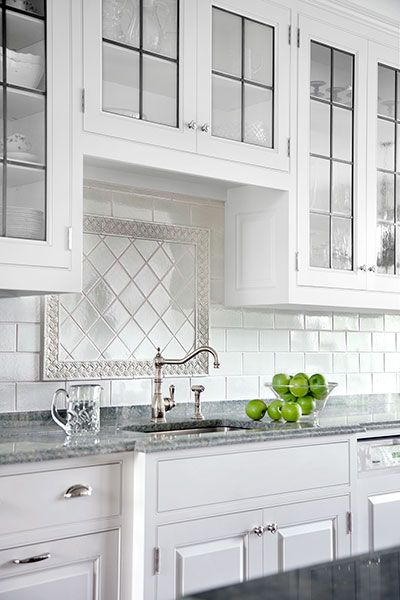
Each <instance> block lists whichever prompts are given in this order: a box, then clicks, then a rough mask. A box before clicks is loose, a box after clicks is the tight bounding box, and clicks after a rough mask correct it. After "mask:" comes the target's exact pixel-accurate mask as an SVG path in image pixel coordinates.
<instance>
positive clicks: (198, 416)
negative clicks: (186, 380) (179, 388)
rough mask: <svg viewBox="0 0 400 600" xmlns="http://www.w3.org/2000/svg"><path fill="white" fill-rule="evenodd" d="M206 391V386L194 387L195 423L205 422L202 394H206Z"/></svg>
mask: <svg viewBox="0 0 400 600" xmlns="http://www.w3.org/2000/svg"><path fill="white" fill-rule="evenodd" d="M205 389H206V388H205V387H204V385H192V392H194V416H193V417H192V419H194V420H195V421H204V417H203V415H202V413H201V400H200V394H201V393H202V392H204V390H205Z"/></svg>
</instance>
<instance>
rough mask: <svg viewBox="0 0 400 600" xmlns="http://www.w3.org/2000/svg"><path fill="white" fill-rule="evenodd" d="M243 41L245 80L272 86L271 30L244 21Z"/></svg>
mask: <svg viewBox="0 0 400 600" xmlns="http://www.w3.org/2000/svg"><path fill="white" fill-rule="evenodd" d="M244 39H245V48H244V52H245V55H244V76H245V79H250V80H251V81H256V82H258V83H263V84H264V85H270V86H272V85H273V82H272V74H273V40H274V30H273V28H272V27H268V26H267V25H262V24H261V23H255V22H254V21H249V20H248V19H246V20H245V23H244Z"/></svg>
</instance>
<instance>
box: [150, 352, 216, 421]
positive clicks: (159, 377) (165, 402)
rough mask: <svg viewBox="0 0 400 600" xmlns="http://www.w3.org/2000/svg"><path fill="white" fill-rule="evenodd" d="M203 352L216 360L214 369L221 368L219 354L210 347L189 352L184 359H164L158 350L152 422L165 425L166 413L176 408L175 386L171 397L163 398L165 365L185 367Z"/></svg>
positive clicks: (155, 361)
mask: <svg viewBox="0 0 400 600" xmlns="http://www.w3.org/2000/svg"><path fill="white" fill-rule="evenodd" d="M202 352H208V353H209V354H211V355H212V356H213V358H214V369H218V367H219V358H218V354H217V353H216V351H215V350H214V348H211V347H210V346H200V347H199V348H195V349H194V350H192V352H189V354H187V355H186V356H184V357H183V358H164V357H163V356H161V350H160V348H157V354H156V356H155V358H154V369H155V374H154V394H153V399H152V403H151V420H152V421H153V422H154V423H165V422H166V419H165V413H166V412H167V411H169V410H171V409H172V408H174V406H175V400H174V392H175V388H174V386H170V397H169V398H163V395H162V391H161V386H162V381H163V374H162V369H163V366H164V365H184V364H185V363H187V362H188V361H189V360H191V359H192V358H194V357H195V356H197V355H198V354H201V353H202Z"/></svg>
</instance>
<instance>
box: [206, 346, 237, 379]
mask: <svg viewBox="0 0 400 600" xmlns="http://www.w3.org/2000/svg"><path fill="white" fill-rule="evenodd" d="M218 356H219V360H220V367H219V369H213V368H212V360H211V359H210V367H209V374H210V375H211V377H212V376H213V375H214V376H215V377H219V376H221V375H241V374H242V353H241V352H219V353H218Z"/></svg>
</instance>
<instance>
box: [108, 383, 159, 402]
mask: <svg viewBox="0 0 400 600" xmlns="http://www.w3.org/2000/svg"><path fill="white" fill-rule="evenodd" d="M151 393H152V381H151V379H137V380H132V379H121V380H118V381H117V380H115V381H112V382H111V396H112V403H113V405H115V406H132V405H134V404H150V402H151Z"/></svg>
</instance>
